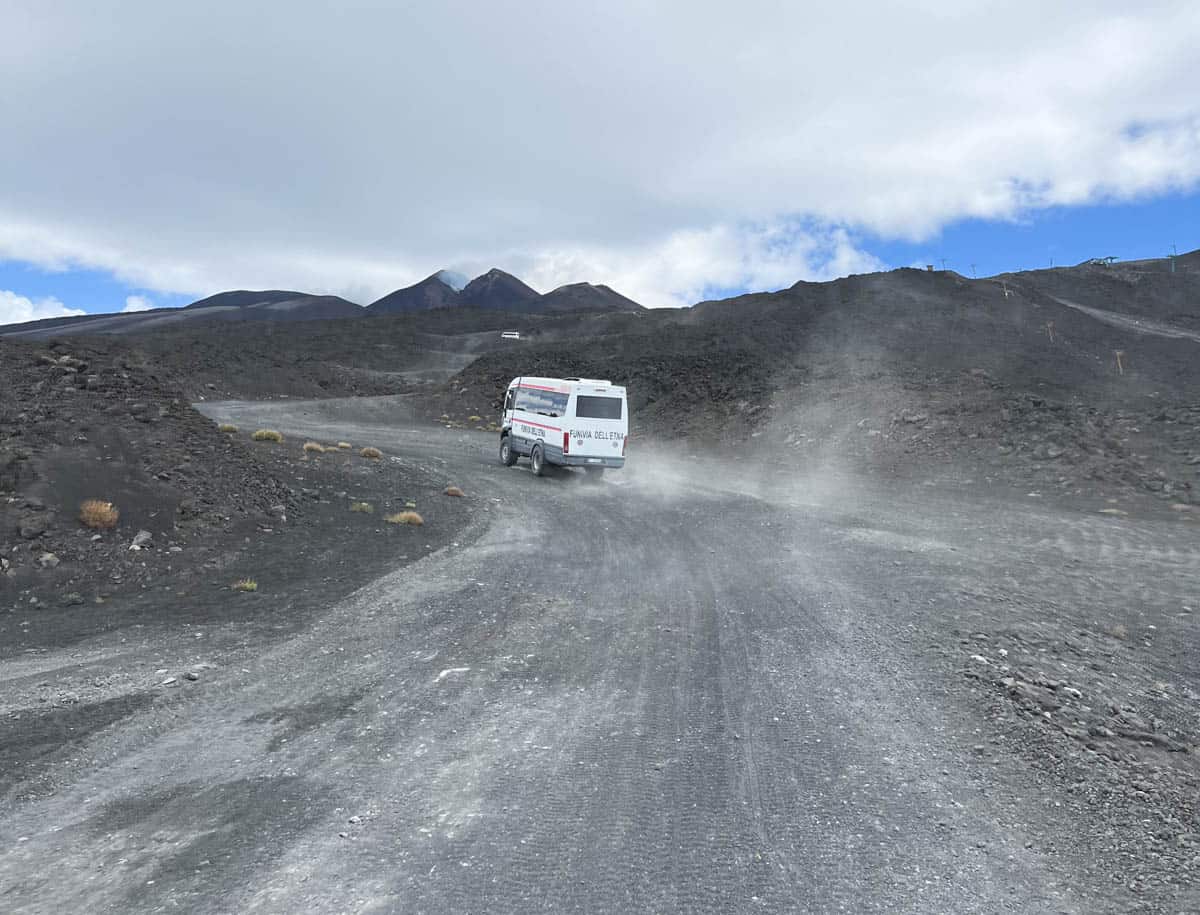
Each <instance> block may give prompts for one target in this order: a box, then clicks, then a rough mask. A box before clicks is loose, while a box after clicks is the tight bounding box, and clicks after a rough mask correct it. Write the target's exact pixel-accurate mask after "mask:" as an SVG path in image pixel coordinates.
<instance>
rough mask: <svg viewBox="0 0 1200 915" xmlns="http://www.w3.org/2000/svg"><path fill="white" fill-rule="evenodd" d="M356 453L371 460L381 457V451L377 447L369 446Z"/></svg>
mask: <svg viewBox="0 0 1200 915" xmlns="http://www.w3.org/2000/svg"><path fill="white" fill-rule="evenodd" d="M358 453H359V454H361V455H362V456H363V457H365V458H369V459H370V460H372V461H378V460H379V459H380V458H381V457H383V452H382V451H380V450H379V449H378V448H371V447H369V446H368V447H366V448H364V449H363V450H362V451H360V452H358Z"/></svg>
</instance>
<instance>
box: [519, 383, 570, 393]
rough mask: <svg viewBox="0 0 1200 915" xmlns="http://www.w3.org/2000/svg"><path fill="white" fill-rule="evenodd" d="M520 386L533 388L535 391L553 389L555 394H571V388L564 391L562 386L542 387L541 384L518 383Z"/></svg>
mask: <svg viewBox="0 0 1200 915" xmlns="http://www.w3.org/2000/svg"><path fill="white" fill-rule="evenodd" d="M518 387H522V388H531V389H533V390H534V391H553V392H554V393H555V394H570V393H571V392H570V391H569V390H567V391H564V390H563V389H562V388H545V387H542V386H541V385H540V384H522V385H518Z"/></svg>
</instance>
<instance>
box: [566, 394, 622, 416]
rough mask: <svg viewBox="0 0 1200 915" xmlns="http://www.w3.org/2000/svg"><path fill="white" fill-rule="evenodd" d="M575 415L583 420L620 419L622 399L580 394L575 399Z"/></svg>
mask: <svg viewBox="0 0 1200 915" xmlns="http://www.w3.org/2000/svg"><path fill="white" fill-rule="evenodd" d="M575 415H576V416H578V417H579V418H581V419H620V418H621V398H620V397H591V396H588V395H586V394H580V395H579V396H578V397H577V398H576V399H575Z"/></svg>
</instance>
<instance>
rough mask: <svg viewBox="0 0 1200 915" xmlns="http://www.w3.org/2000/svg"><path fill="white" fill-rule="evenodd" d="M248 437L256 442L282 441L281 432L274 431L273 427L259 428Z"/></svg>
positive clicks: (277, 442)
mask: <svg viewBox="0 0 1200 915" xmlns="http://www.w3.org/2000/svg"><path fill="white" fill-rule="evenodd" d="M250 437H251V438H252V439H254V440H255V441H256V442H275V443H276V444H279V443H280V442H282V441H283V433H281V432H276V431H275V430H274V429H259V430H258V431H257V432H255V433H254V434H253V435H252V436H250Z"/></svg>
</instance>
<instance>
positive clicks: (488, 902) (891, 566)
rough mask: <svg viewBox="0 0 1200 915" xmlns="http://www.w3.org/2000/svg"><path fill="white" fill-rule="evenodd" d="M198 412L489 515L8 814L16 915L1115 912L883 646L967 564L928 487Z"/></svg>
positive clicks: (916, 662) (329, 416)
mask: <svg viewBox="0 0 1200 915" xmlns="http://www.w3.org/2000/svg"><path fill="white" fill-rule="evenodd" d="M208 409H209V410H210V411H211V412H212V413H213V415H219V416H220V417H221V418H223V419H228V420H230V421H233V422H236V423H238V424H239V425H242V426H244V427H250V428H252V427H253V426H254V425H255V424H259V423H261V424H264V425H265V424H268V423H269V424H270V425H272V426H275V427H279V428H283V429H284V430H285V431H287V432H289V433H294V434H296V435H298V436H305V435H312V436H314V437H315V436H318V435H319V436H321V437H322V438H324V439H326V440H334V439H338V438H345V439H347V440H351V441H366V440H370V441H373V442H376V443H378V444H379V445H380V446H382V447H384V449H385V450H386V451H387V452H388V453H389V454H390V455H395V456H396V457H397V459H399V460H404V461H412V462H415V463H420V464H423V465H425V466H432V467H442V468H444V469H445V475H446V477H447V480H448V481H451V480H452V481H454V482H456V483H459V484H460V485H462V486H463V487H464V488H465V489H466V490H467V491H468V498H469V499H471V500H473V501H474V502H475V503H477V504H478V505H479V506H480V507H483V506H487V507H489V509H490V512H489V520H488V522H487V523H486V524H481V525H480V527H479V529H478V530H477V531H476V533H475V534H474V535H473V539H464V542H463V543H461V544H460V545H459V546H458V547H457V548H455V549H448V550H444V551H441V552H439V553H436V554H434V555H432V556H429V557H427V558H425V559H422V560H420V561H419V562H417V563H416V564H415V565H411V566H407V567H405V568H402V569H399V570H397V571H396V572H394V573H392V574H389V575H387V576H385V577H383V578H381V579H379V580H377V581H374V582H373V583H371V584H369V585H367V586H366V587H364V588H362V589H361V590H360V591H358V592H356V593H355V594H353V595H352V596H351V597H350V598H348V599H346V600H345V601H343V602H341V603H340V604H338V605H336V606H332V607H330V608H329V610H328V612H327V613H326V614H324V615H323V616H322V617H321V618H320V619H318V620H317V621H316V622H315V623H314V624H313V625H312V626H311V627H309V628H307V629H305V630H304V631H303V632H301V633H300V634H299V635H291V634H289V635H288V636H287V637H286V638H284V639H282V640H281V641H279V642H277V643H275V644H273V645H270V646H268V647H266V648H264V649H263V651H262V653H261V654H260V655H259V656H257V657H256V658H255V659H254V660H253V661H252V662H248V663H247V666H246V668H245V669H244V670H243V671H242V673H241V674H239V675H237V676H231V677H230V678H229V679H228V680H227V681H226V682H225V684H224V687H223V688H222V689H221V690H219V691H214V692H209V693H205V694H204V695H203V697H201V698H197V699H196V700H194V701H192V702H190V703H189V704H188V706H187V712H186V714H181V713H180V712H179V711H178V710H177V709H173V710H169V711H164V712H157V711H153V710H152V711H148V712H147V713H145V714H144V715H142V716H135V717H133V718H131V719H129V720H128V721H127V722H126V723H125V724H123V725H122V727H121V729H120V733H119V734H115V735H112V736H111V737H110V738H108V740H109V744H108V745H107V746H106V747H104V748H100V749H98V750H97V751H96V752H97V758H98V759H101V760H102V762H101V763H100V764H98V765H96V766H95V767H94V768H92V769H90V770H87V771H84V772H83V773H82V774H78V775H76V776H74V777H73V778H72V779H71V780H70V781H68V782H67V783H64V784H62V785H60V786H59V790H57V791H56V792H55V793H54V794H52V795H50V796H48V797H44V798H41V799H39V800H37V801H34V802H30V803H28V804H25V805H22V806H19V807H17V808H16V809H15V810H12V811H11V814H10V815H9V816H7V817H6V820H5V830H6V831H7V833H8V836H7V837H6V838H5V839H4V844H5V848H4V851H3V854H2V855H0V906H2V907H3V908H5V909H6V910H8V911H29V912H34V911H37V912H63V911H91V912H101V911H113V912H118V911H119V912H159V911H212V912H309V911H312V912H341V911H347V912H348V911H353V912H429V913H436V912H447V913H450V912H454V913H461V912H487V913H503V912H513V913H526V912H556V913H560V912H680V913H683V912H688V913H692V912H722V913H724V912H794V911H812V912H914V913H917V912H919V913H948V912H1029V913H1035V912H1036V913H1045V912H1092V911H1106V910H1109V909H1110V908H1111V909H1112V910H1114V911H1115V910H1117V909H1116V907H1117V906H1118V903H1116V902H1113V901H1112V900H1109V899H1108V898H1107V896H1106V894H1105V892H1104V890H1103V888H1101V889H1100V890H1096V888H1095V886H1094V884H1089V878H1088V876H1087V875H1086V874H1085V873H1084V867H1085V864H1084V862H1082V861H1081V860H1080V859H1079V857H1077V856H1073V855H1072V853H1071V847H1072V845H1073V842H1074V838H1073V837H1074V836H1076V835H1077V834H1078V831H1079V830H1080V829H1081V828H1086V827H1083V826H1081V824H1079V823H1074V822H1070V820H1069V817H1067V816H1066V814H1065V812H1056V811H1055V810H1054V809H1053V807H1052V805H1051V802H1050V800H1049V799H1048V797H1047V795H1046V794H1045V792H1044V790H1041V789H1039V788H1038V787H1037V785H1036V784H1035V783H1034V782H1033V781H1032V776H1031V775H1030V774H1029V773H1028V771H1027V769H1026V767H1025V766H1024V765H1023V764H1022V763H1021V762H1020V761H1019V760H1016V759H1004V758H999V757H998V758H996V759H994V760H988V761H987V762H986V763H985V762H982V761H981V760H980V758H979V752H978V747H977V746H976V745H977V744H978V743H979V742H980V741H981V740H982V739H983V738H982V737H981V722H980V720H979V719H978V718H977V717H976V716H975V714H974V712H973V711H972V710H971V709H970V708H968V707H966V706H965V705H964V704H963V703H961V702H960V701H958V700H957V699H956V698H954V697H955V693H954V692H953V690H951V689H950V686H949V685H948V683H947V682H945V681H944V676H945V675H944V674H943V673H941V672H940V671H939V670H937V669H935V668H934V667H932V666H928V667H927V666H925V665H924V662H923V661H922V658H921V656H920V653H919V652H918V651H915V650H914V649H913V647H912V646H913V644H914V639H912V638H910V637H906V638H900V636H901V635H902V634H907V635H909V636H910V635H911V633H912V631H913V628H914V626H916V625H917V623H916V621H917V619H918V617H919V615H920V614H921V613H923V612H924V611H923V610H922V609H921V608H923V607H926V606H928V605H929V604H930V603H932V602H934V600H936V599H938V598H939V597H940V596H941V595H942V594H943V588H944V586H945V582H947V581H953V582H954V583H955V584H956V585H958V584H961V582H962V581H964V580H966V577H968V576H970V575H972V574H974V573H973V572H972V568H973V567H974V566H976V565H977V561H978V559H979V557H975V556H971V555H969V553H970V550H971V547H970V542H971V541H973V540H976V539H978V538H977V537H976V536H975V535H976V534H980V536H982V535H981V531H982V528H980V530H973V529H971V525H970V523H969V522H965V521H964V522H962V523H963V524H964V525H965V526H964V527H960V528H958V530H959V533H960V534H962V540H961V542H959V543H957V544H956V543H954V542H951V541H949V540H947V539H944V538H942V536H941V534H940V533H939V532H938V531H937V530H935V529H934V528H933V527H931V526H930V524H927V523H926V522H925V521H922V520H921V518H920V517H918V516H917V515H914V514H907V513H908V511H909V509H912V508H913V506H916V505H918V504H926V505H927V504H928V501H929V499H930V498H931V497H930V496H928V495H927V494H924V493H922V494H917V495H914V496H913V497H912V498H911V499H910V500H909V501H908V502H907V503H904V504H900V503H895V505H894V507H893V509H892V510H891V511H890V514H888V515H887V517H884V516H883V515H876V514H873V513H872V511H871V510H868V508H867V507H866V502H865V501H864V499H865V496H864V495H863V494H864V492H865V489H863V488H862V487H858V486H855V487H853V493H854V494H856V495H857V496H858V498H852V497H851V495H852V493H851V491H850V490H841V491H840V494H839V492H835V491H834V490H836V489H837V487H838V486H842V485H846V484H834V483H829V484H827V485H828V489H827V491H825V492H823V493H820V494H819V495H820V498H817V495H818V493H817V492H816V489H815V488H814V487H807V488H803V489H802V490H797V489H794V488H790V487H789V484H788V482H787V481H786V480H768V481H766V485H764V482H763V481H762V480H761V479H760V480H758V482H757V483H754V484H753V485H751V484H749V483H747V481H746V480H744V479H743V480H742V481H741V484H742V485H738V484H737V481H736V478H735V476H734V475H733V474H732V473H731V472H726V473H725V475H724V476H722V475H721V468H714V467H711V466H707V465H688V464H687V462H683V461H680V462H678V463H675V462H672V461H667V460H664V459H662V458H661V457H655V458H653V459H652V458H650V457H649V456H646V457H644V458H643V459H642V462H641V467H640V469H639V455H638V452H637V449H636V447H634V448H631V451H630V467H629V473H628V474H625V475H623V476H617V475H611V476H610V477H609V478H608V479H607V480H605V481H604V482H603V483H600V484H598V485H591V484H586V483H581V482H579V481H578V480H577V479H576V478H575V477H574V476H572V475H564V476H560V477H552V478H547V479H537V478H534V477H533V476H532V475H531V474H530V473H529V471H528V469H527V467H526V466H525V464H524V463H522V464H520V465H519V466H518V467H516V468H512V469H506V468H503V467H501V466H500V465H499V464H498V462H497V461H496V460H495V456H494V454H493V453H492V452H493V447H494V444H495V442H494V440H493V437H492V436H490V435H489V436H485V435H482V434H477V433H464V432H461V431H452V430H444V429H436V428H435V429H430V428H421V427H417V426H415V425H412V424H410V423H408V422H406V421H405V420H403V418H397V417H393V416H391V415H390V414H389V412H388V411H389V410H390V409H391V408H390V407H388V406H387V405H386V404H385V405H384V406H377V407H373V408H370V409H373V410H374V411H375V412H374V413H370V412H363V411H367V410H368V408H367V407H366V406H360V407H357V408H355V409H357V410H358V411H359V412H358V413H354V412H352V411H350V410H347V409H343V408H341V407H339V406H337V405H336V404H325V405H322V404H315V405H312V404H270V405H256V404H224V405H218V406H214V407H210V408H208ZM689 467H691V468H692V469H689ZM696 467H703V468H704V469H703V472H701V471H699V470H697V469H695V468H696ZM749 489H757V493H756V494H751V493H750V492H749ZM764 491H765V492H775V493H777V494H778V495H779V498H774V499H772V498H763V497H762V496H763V495H764ZM804 491H807V492H809V493H810V494H811V495H813V498H812V499H810V500H807V501H806V500H805V499H804V498H803V492H804ZM951 514H953V513H951ZM903 517H907V518H908V520H907V521H905V520H901V519H902V518H903ZM968 534H969V535H970V536H968ZM983 549H984V548H983V547H980V550H981V551H982V550H983ZM918 641H919V640H918ZM110 749H111V752H109V750H110Z"/></svg>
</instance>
